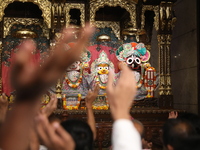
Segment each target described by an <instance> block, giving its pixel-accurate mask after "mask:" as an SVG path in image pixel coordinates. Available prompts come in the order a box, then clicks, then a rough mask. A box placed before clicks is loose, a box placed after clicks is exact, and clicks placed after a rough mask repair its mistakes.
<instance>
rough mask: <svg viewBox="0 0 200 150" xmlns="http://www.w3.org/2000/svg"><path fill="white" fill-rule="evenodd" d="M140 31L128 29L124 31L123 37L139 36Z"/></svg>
mask: <svg viewBox="0 0 200 150" xmlns="http://www.w3.org/2000/svg"><path fill="white" fill-rule="evenodd" d="M137 33H138V29H136V28H132V27H130V28H126V29H124V30H123V31H122V35H137Z"/></svg>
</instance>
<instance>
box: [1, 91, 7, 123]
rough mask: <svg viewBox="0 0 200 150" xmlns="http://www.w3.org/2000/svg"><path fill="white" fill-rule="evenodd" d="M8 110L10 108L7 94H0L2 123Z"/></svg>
mask: <svg viewBox="0 0 200 150" xmlns="http://www.w3.org/2000/svg"><path fill="white" fill-rule="evenodd" d="M7 110H8V100H7V99H6V96H5V94H2V95H1V96H0V124H2V123H3V122H4V120H5V117H6V113H7Z"/></svg>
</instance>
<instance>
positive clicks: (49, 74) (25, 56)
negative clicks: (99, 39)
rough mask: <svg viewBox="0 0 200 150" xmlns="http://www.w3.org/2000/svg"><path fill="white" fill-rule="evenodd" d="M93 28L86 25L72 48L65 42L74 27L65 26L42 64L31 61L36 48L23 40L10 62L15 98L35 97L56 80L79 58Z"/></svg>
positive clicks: (69, 37) (31, 43)
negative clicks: (66, 27)
mask: <svg viewBox="0 0 200 150" xmlns="http://www.w3.org/2000/svg"><path fill="white" fill-rule="evenodd" d="M93 31H94V30H93V28H91V27H90V26H89V25H86V27H85V28H84V29H83V30H82V31H81V32H80V35H81V36H80V38H79V39H78V41H77V42H76V44H75V45H74V46H73V47H72V48H68V47H69V46H68V45H67V43H68V42H69V41H70V40H71V37H72V35H73V32H74V30H73V29H71V28H68V29H64V30H63V32H62V37H61V38H60V40H59V41H58V42H57V45H56V46H55V47H54V50H53V55H51V56H50V57H49V58H48V59H47V60H46V61H45V62H44V64H43V65H42V66H41V67H39V64H33V63H32V61H31V57H32V55H31V52H32V51H33V50H34V49H35V48H36V45H35V43H33V42H32V41H31V40H26V41H24V42H23V43H22V44H21V46H20V50H19V52H18V54H17V55H16V58H15V63H14V65H13V66H12V74H11V79H12V80H11V83H12V85H13V87H14V88H15V89H16V91H17V93H16V94H17V98H16V99H17V100H20V101H23V100H25V101H26V100H30V99H36V98H37V97H38V96H40V95H41V94H42V93H43V92H44V91H45V90H46V89H47V88H48V87H49V86H50V85H52V84H53V83H55V82H56V81H57V79H58V78H59V77H61V75H62V74H63V73H64V71H65V69H66V68H67V67H68V66H70V65H71V64H72V63H73V62H75V61H76V60H78V59H79V57H80V55H81V52H82V50H83V49H84V48H85V46H86V45H87V42H88V40H89V38H90V36H91V35H92V33H93Z"/></svg>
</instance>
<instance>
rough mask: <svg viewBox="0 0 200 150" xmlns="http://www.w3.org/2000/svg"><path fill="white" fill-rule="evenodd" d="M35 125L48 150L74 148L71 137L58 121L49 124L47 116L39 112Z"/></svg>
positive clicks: (72, 149) (68, 149)
mask: <svg viewBox="0 0 200 150" xmlns="http://www.w3.org/2000/svg"><path fill="white" fill-rule="evenodd" d="M36 125H37V126H36V132H37V134H38V136H39V138H40V140H41V141H42V143H43V144H44V145H45V146H46V147H47V148H48V149H49V150H74V148H75V142H74V140H73V138H72V137H71V135H70V134H69V133H68V132H66V131H65V129H63V128H62V127H61V126H60V124H59V123H58V122H54V123H52V124H50V123H49V121H48V119H47V116H46V115H45V114H42V113H40V114H39V115H38V116H37V118H36Z"/></svg>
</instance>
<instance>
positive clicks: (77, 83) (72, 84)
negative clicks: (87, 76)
mask: <svg viewBox="0 0 200 150" xmlns="http://www.w3.org/2000/svg"><path fill="white" fill-rule="evenodd" d="M82 78H83V77H82V71H81V72H80V77H79V79H78V80H77V81H76V82H75V83H73V82H72V81H71V80H69V79H68V77H67V75H65V81H66V83H67V84H68V85H69V86H70V87H72V88H77V87H78V86H79V85H80V83H81V82H82Z"/></svg>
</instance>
